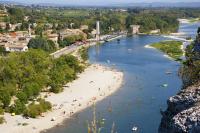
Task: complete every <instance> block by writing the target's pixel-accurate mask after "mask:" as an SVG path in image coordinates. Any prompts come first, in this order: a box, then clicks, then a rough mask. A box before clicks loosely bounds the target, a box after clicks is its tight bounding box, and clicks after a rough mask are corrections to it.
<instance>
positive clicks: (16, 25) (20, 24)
mask: <svg viewBox="0 0 200 133" xmlns="http://www.w3.org/2000/svg"><path fill="white" fill-rule="evenodd" d="M21 26H22V23H17V24H10V30H9V31H15V29H16V28H20V27H21Z"/></svg>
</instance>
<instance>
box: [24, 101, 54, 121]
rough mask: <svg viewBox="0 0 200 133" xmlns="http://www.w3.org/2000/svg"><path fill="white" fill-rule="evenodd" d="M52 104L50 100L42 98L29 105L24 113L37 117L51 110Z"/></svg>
mask: <svg viewBox="0 0 200 133" xmlns="http://www.w3.org/2000/svg"><path fill="white" fill-rule="evenodd" d="M51 108H52V105H51V103H50V102H47V101H45V100H44V99H40V100H39V101H38V103H37V104H36V103H35V102H32V103H31V104H30V105H28V107H27V110H26V112H25V113H24V115H25V116H28V117H31V118H36V117H37V116H39V115H41V114H42V113H44V112H47V111H48V110H51Z"/></svg>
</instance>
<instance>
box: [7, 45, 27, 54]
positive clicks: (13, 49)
mask: <svg viewBox="0 0 200 133" xmlns="http://www.w3.org/2000/svg"><path fill="white" fill-rule="evenodd" d="M4 47H5V50H6V51H7V52H25V51H28V46H27V45H23V44H15V45H13V44H5V46H4Z"/></svg>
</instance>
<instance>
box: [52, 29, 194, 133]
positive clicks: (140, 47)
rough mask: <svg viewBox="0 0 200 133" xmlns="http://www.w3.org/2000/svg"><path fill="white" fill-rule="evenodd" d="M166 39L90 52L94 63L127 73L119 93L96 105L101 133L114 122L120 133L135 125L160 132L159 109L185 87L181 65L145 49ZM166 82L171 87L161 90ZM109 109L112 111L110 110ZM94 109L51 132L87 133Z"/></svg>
mask: <svg viewBox="0 0 200 133" xmlns="http://www.w3.org/2000/svg"><path fill="white" fill-rule="evenodd" d="M186 27H187V26H186ZM187 28H191V27H187ZM192 28H194V27H193V26H192ZM195 28H196V27H195ZM180 30H184V29H181V28H180ZM189 31H190V30H189ZM165 39H166V38H163V37H160V36H146V35H143V36H133V37H127V38H123V39H121V41H120V43H118V42H117V41H113V42H108V43H105V44H103V45H100V46H93V47H91V48H90V49H89V57H90V62H91V63H100V64H103V65H108V66H113V64H114V65H115V68H116V69H118V70H121V71H123V72H124V83H123V86H122V87H121V88H120V89H119V91H117V92H116V93H115V94H113V95H112V96H110V97H107V98H106V99H104V100H103V101H101V102H99V103H97V104H96V110H97V117H98V119H102V118H104V119H106V121H105V125H104V128H103V129H102V133H109V132H110V130H111V127H112V123H113V122H114V123H115V128H116V131H117V132H118V133H130V132H132V131H131V129H132V127H133V126H137V127H138V132H140V133H156V132H157V130H158V127H159V124H160V120H161V114H160V110H161V109H163V110H165V109H166V107H167V104H166V102H167V99H168V98H169V97H170V96H172V95H174V94H176V93H177V92H178V91H179V90H180V88H181V84H182V83H181V80H180V79H179V77H178V75H177V72H178V69H179V66H180V64H179V63H177V62H175V61H172V60H169V59H167V58H166V57H164V56H163V53H161V52H159V51H157V50H155V49H147V48H144V46H145V45H147V44H150V43H153V42H159V41H161V40H165ZM107 60H110V64H107ZM166 71H172V74H171V75H166V74H165V72H166ZM164 83H166V84H168V87H166V88H164V87H161V85H162V84H164ZM83 89H84V88H83ZM110 107H111V108H112V112H110V111H109V110H108V109H109V108H110ZM92 109H93V108H92V107H91V108H87V109H85V110H83V111H82V112H80V113H78V114H76V115H75V116H74V117H73V118H72V119H70V120H66V121H65V122H64V125H63V126H59V127H56V128H53V129H51V130H50V131H48V133H87V121H91V119H92V112H93V111H92Z"/></svg>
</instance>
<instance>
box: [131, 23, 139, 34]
mask: <svg viewBox="0 0 200 133" xmlns="http://www.w3.org/2000/svg"><path fill="white" fill-rule="evenodd" d="M130 27H131V30H132V34H138V33H139V32H140V31H139V29H140V25H131V26H130Z"/></svg>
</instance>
